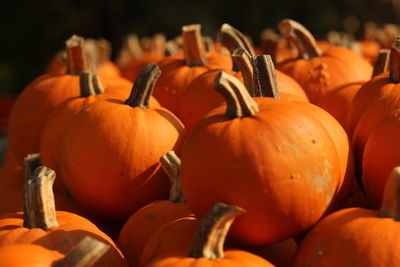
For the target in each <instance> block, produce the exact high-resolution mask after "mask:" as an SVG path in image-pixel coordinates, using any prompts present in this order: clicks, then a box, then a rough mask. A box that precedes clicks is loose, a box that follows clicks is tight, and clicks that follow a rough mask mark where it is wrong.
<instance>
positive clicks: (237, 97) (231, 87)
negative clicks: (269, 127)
mask: <svg viewBox="0 0 400 267" xmlns="http://www.w3.org/2000/svg"><path fill="white" fill-rule="evenodd" d="M215 90H216V91H217V92H218V93H220V94H221V95H222V97H223V98H224V99H225V102H226V104H227V109H226V113H225V114H226V116H228V117H229V118H232V119H234V118H243V117H250V116H253V115H254V114H255V113H256V112H257V111H258V105H257V103H256V102H255V101H254V100H253V99H252V98H251V96H250V95H249V92H248V91H247V89H246V87H245V86H244V85H243V84H242V83H241V82H240V81H239V80H238V79H236V78H235V77H233V76H232V75H229V74H227V73H225V72H220V73H219V74H218V75H217V77H215Z"/></svg>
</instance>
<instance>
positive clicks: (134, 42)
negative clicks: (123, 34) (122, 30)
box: [126, 34, 143, 58]
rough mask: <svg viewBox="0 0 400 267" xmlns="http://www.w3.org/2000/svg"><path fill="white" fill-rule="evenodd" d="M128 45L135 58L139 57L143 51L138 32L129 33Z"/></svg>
mask: <svg viewBox="0 0 400 267" xmlns="http://www.w3.org/2000/svg"><path fill="white" fill-rule="evenodd" d="M126 47H127V48H128V50H129V52H130V54H131V56H132V57H133V58H139V57H140V56H141V55H142V53H143V50H142V47H141V46H140V42H139V38H138V36H137V35H136V34H130V35H128V37H127V38H126Z"/></svg>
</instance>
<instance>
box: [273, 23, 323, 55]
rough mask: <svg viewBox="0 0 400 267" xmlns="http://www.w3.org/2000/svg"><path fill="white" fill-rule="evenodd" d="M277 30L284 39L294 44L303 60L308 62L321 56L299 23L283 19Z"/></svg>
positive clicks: (316, 46)
mask: <svg viewBox="0 0 400 267" xmlns="http://www.w3.org/2000/svg"><path fill="white" fill-rule="evenodd" d="M278 28H279V31H280V32H281V34H282V35H283V36H284V37H285V38H287V39H288V40H290V41H291V42H293V43H294V44H295V46H296V47H297V49H298V51H299V55H300V57H302V58H303V59H306V60H308V59H312V58H314V57H319V56H321V55H322V52H321V49H320V48H319V47H318V45H317V42H316V41H315V38H314V37H313V36H312V34H311V33H310V32H309V31H308V30H307V29H306V28H305V27H304V26H303V25H301V24H300V23H298V22H296V21H294V20H291V19H284V20H282V21H281V22H280V23H279V25H278Z"/></svg>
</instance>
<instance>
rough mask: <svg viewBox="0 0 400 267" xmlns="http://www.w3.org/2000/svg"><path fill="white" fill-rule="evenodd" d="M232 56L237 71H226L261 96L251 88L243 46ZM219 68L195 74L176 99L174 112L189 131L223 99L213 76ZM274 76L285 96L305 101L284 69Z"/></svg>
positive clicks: (249, 63) (248, 60)
mask: <svg viewBox="0 0 400 267" xmlns="http://www.w3.org/2000/svg"><path fill="white" fill-rule="evenodd" d="M232 59H233V62H234V63H235V65H236V66H238V68H239V69H240V72H236V73H235V72H227V73H229V74H232V75H234V76H236V77H238V78H239V79H240V80H243V81H244V84H245V86H246V88H247V89H248V90H249V91H250V94H251V95H252V96H261V95H256V94H255V92H254V91H253V89H252V88H253V65H252V58H251V57H250V55H249V54H248V53H247V52H246V51H245V50H244V49H243V48H238V49H236V50H235V51H234V53H233V54H232ZM220 71H221V70H220V69H216V70H211V71H208V72H206V73H204V74H202V75H200V76H199V77H197V78H196V79H195V80H193V82H192V83H191V84H190V85H189V86H188V88H187V90H186V92H185V93H184V94H183V95H182V97H181V99H180V100H179V101H178V104H177V106H178V108H177V112H176V114H177V116H178V117H179V118H180V119H181V120H182V122H183V124H184V125H185V127H186V128H187V129H188V130H191V129H192V128H193V127H194V125H196V123H197V122H198V121H199V120H200V119H201V118H202V117H204V116H205V115H206V114H207V113H208V112H209V111H211V110H212V109H214V108H216V107H217V106H218V105H220V104H221V103H222V102H223V98H222V97H221V96H220V95H219V94H218V93H217V92H216V91H215V88H214V80H215V77H216V76H217V75H218V73H219V72H220ZM276 79H277V84H278V87H279V88H280V92H281V93H283V94H282V97H283V98H284V99H288V100H295V101H306V102H307V101H308V100H307V96H306V94H305V93H304V91H303V89H301V87H300V86H299V85H298V84H297V82H296V81H294V80H293V79H292V78H290V77H289V76H287V75H286V74H284V73H283V72H280V71H276ZM286 93H287V94H286Z"/></svg>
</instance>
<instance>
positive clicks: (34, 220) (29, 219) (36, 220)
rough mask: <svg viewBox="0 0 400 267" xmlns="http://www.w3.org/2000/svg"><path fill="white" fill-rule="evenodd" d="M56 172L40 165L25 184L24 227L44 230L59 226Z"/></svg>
mask: <svg viewBox="0 0 400 267" xmlns="http://www.w3.org/2000/svg"><path fill="white" fill-rule="evenodd" d="M55 178H56V174H55V172H54V171H53V170H52V169H49V168H47V167H44V166H40V167H38V168H36V169H35V171H34V172H33V174H32V175H31V176H30V177H29V178H28V180H27V181H26V182H25V185H24V201H25V203H24V227H27V228H30V229H32V228H41V229H44V230H47V229H50V228H53V227H57V226H58V222H57V218H56V208H55V204H54V194H53V188H52V187H53V183H54V179H55Z"/></svg>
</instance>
